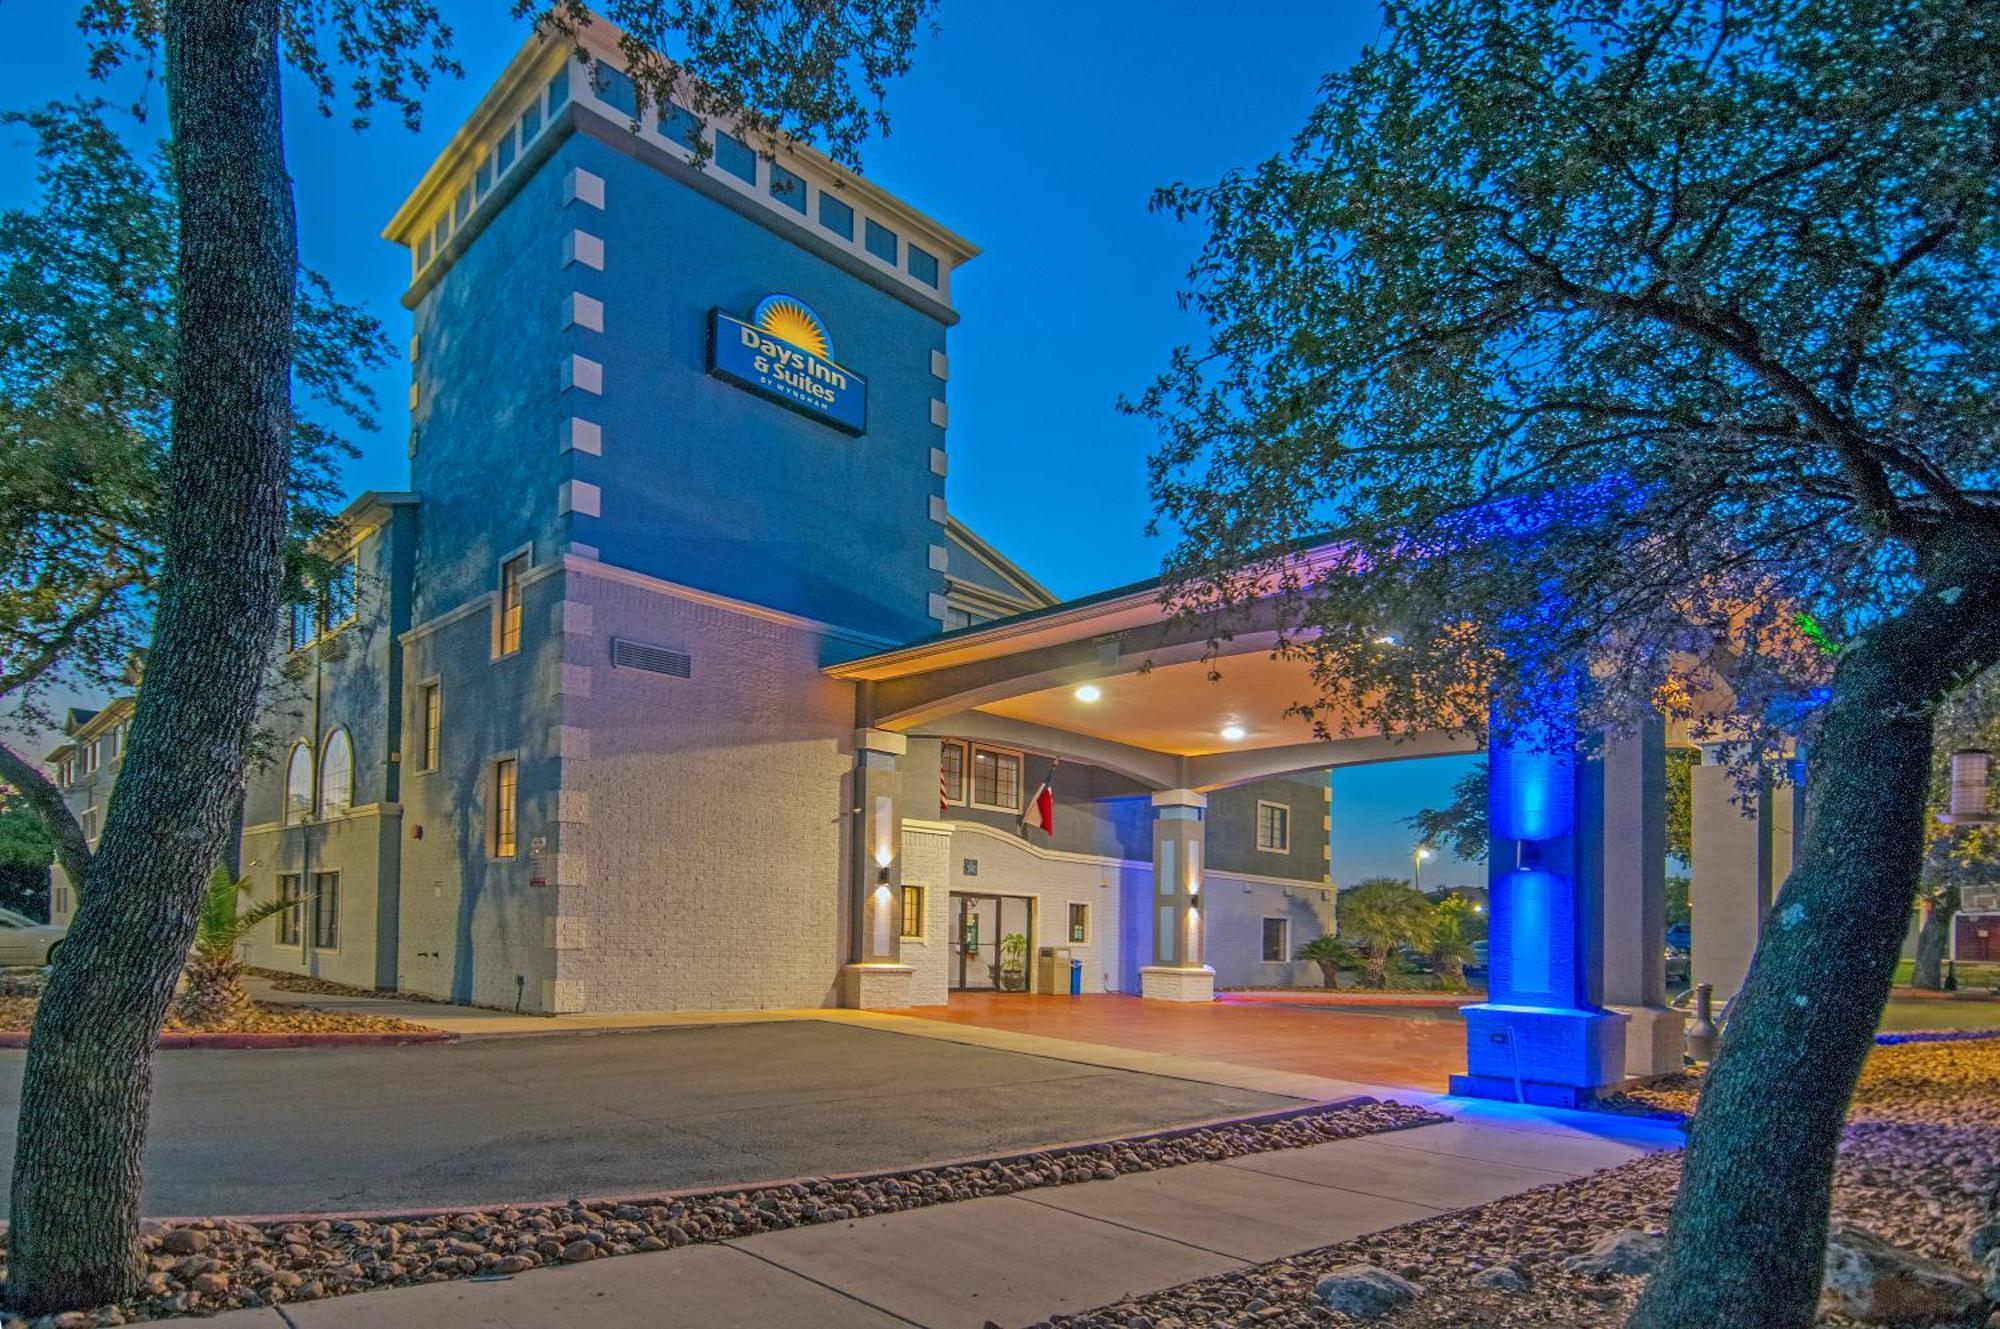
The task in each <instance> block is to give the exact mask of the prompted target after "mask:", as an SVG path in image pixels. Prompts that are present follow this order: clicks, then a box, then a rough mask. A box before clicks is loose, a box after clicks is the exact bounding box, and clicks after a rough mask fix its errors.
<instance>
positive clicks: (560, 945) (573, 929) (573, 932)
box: [542, 914, 590, 951]
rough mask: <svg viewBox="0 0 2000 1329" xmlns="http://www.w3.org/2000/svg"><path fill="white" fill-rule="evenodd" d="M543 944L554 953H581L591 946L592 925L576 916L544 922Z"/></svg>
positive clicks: (555, 916) (555, 917) (554, 917)
mask: <svg viewBox="0 0 2000 1329" xmlns="http://www.w3.org/2000/svg"><path fill="white" fill-rule="evenodd" d="M542 944H543V945H545V946H547V947H548V948H549V949H550V950H552V951H580V950H582V949H583V948H584V947H586V946H588V945H590V923H589V921H588V920H587V919H582V918H578V917H576V916H575V915H574V914H556V915H553V916H552V917H549V918H545V919H543V920H542Z"/></svg>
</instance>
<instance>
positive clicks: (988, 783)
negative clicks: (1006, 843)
mask: <svg viewBox="0 0 2000 1329" xmlns="http://www.w3.org/2000/svg"><path fill="white" fill-rule="evenodd" d="M972 806H974V807H976V808H991V809H992V810H994V811H995V812H1019V811H1020V810H1021V754H1020V753H1018V752H1002V751H1000V750H999V749H997V748H978V747H976V748H974V749H973V750H972Z"/></svg>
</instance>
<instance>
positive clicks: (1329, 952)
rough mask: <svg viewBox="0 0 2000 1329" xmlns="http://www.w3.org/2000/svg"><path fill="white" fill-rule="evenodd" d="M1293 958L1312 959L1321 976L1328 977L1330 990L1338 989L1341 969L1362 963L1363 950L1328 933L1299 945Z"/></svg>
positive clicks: (1327, 982) (1327, 981) (1327, 984)
mask: <svg viewBox="0 0 2000 1329" xmlns="http://www.w3.org/2000/svg"><path fill="white" fill-rule="evenodd" d="M1293 958H1294V959H1299V960H1311V961H1312V962H1313V963H1314V964H1316V965H1318V966H1319V972H1320V975H1321V977H1323V978H1325V979H1326V986H1327V989H1328V991H1338V990H1339V989H1340V971H1341V970H1343V969H1352V968H1353V967H1354V966H1355V965H1357V964H1359V963H1361V952H1359V951H1358V950H1356V949H1355V948H1354V944H1353V943H1352V942H1350V941H1346V940H1344V939H1343V938H1340V937H1336V936H1334V935H1333V934H1332V933H1328V934H1326V935H1325V936H1323V937H1314V938H1313V939H1312V940H1311V941H1309V942H1307V943H1306V944H1305V945H1303V946H1301V947H1299V953H1298V954H1297V955H1296V956H1294V957H1293Z"/></svg>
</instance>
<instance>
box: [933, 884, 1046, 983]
mask: <svg viewBox="0 0 2000 1329" xmlns="http://www.w3.org/2000/svg"><path fill="white" fill-rule="evenodd" d="M951 920H952V930H951V959H950V981H951V987H952V989H953V990H954V991H957V992H1026V991H1027V990H1028V978H1029V969H1028V963H1029V955H1030V951H1031V938H1032V936H1033V920H1034V901H1032V900H1030V899H1028V898H1027V897H1026V896H1020V895H967V894H959V893H957V892H954V893H953V894H952V897H951Z"/></svg>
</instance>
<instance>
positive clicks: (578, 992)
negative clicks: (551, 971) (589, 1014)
mask: <svg viewBox="0 0 2000 1329" xmlns="http://www.w3.org/2000/svg"><path fill="white" fill-rule="evenodd" d="M583 995H584V986H583V980H582V979H580V978H554V979H544V980H543V982H542V1009H543V1010H545V1011H547V1012H548V1013H549V1014H551V1015H569V1014H572V1013H574V1012H576V1011H581V1010H584V1009H585V1006H584V1004H583Z"/></svg>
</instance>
